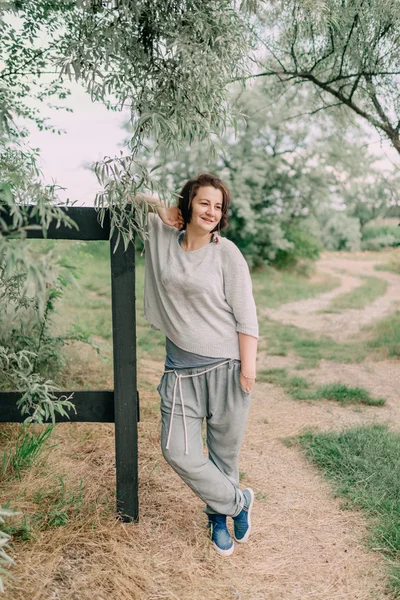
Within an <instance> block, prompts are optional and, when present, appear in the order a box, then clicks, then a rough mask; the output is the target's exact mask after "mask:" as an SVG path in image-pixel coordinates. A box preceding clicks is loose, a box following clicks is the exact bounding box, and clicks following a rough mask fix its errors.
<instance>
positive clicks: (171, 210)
mask: <svg viewBox="0 0 400 600" xmlns="http://www.w3.org/2000/svg"><path fill="white" fill-rule="evenodd" d="M157 212H158V215H159V217H160V219H161V220H162V221H163V223H165V224H166V225H169V226H170V227H176V228H177V229H182V227H183V226H184V224H185V222H184V220H183V218H182V213H181V211H180V210H179V208H178V207H177V206H162V207H161V206H160V207H158V211H157Z"/></svg>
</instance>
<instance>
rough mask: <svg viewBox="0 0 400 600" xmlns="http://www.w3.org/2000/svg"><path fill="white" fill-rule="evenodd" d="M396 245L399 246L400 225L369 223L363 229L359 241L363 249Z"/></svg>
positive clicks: (378, 248)
mask: <svg viewBox="0 0 400 600" xmlns="http://www.w3.org/2000/svg"><path fill="white" fill-rule="evenodd" d="M397 246H400V227H393V226H391V225H382V226H376V225H369V226H368V227H365V228H364V229H363V232H362V241H361V248H362V249H363V250H381V249H382V248H390V247H392V248H396V247H397Z"/></svg>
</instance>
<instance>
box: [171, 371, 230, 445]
mask: <svg viewBox="0 0 400 600" xmlns="http://www.w3.org/2000/svg"><path fill="white" fill-rule="evenodd" d="M229 362H231V359H229V360H225V361H224V362H222V363H218V365H215V366H213V367H210V368H209V369H206V370H205V371H201V372H200V373H191V374H190V375H180V374H179V373H177V372H176V370H175V369H169V370H168V371H164V373H175V376H176V379H175V383H174V395H173V400H172V410H171V417H170V422H169V430H168V438H167V445H166V446H165V448H166V450H169V442H170V440H171V434H172V421H173V418H174V412H175V404H176V388H177V386H178V382H179V395H180V398H181V404H182V417H183V430H184V433H185V454H186V455H187V454H189V447H188V434H187V425H186V414H185V404H184V401H183V392H182V379H187V378H189V377H199V375H204V374H205V373H208V372H209V371H213V370H214V369H218V368H219V367H222V365H227V364H228V363H229Z"/></svg>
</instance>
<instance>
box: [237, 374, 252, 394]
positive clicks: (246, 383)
mask: <svg viewBox="0 0 400 600" xmlns="http://www.w3.org/2000/svg"><path fill="white" fill-rule="evenodd" d="M254 384H255V379H247V377H243V375H242V373H240V385H241V386H242V388H243V389H244V391H245V392H251V390H252V389H253V387H254Z"/></svg>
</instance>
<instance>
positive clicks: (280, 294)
mask: <svg viewBox="0 0 400 600" xmlns="http://www.w3.org/2000/svg"><path fill="white" fill-rule="evenodd" d="M252 281H253V293H254V298H255V301H256V304H257V306H258V307H259V308H276V307H277V306H279V305H280V304H285V303H286V302H294V301H296V300H303V299H306V298H311V297H313V296H317V295H318V294H322V293H323V292H329V291H330V290H332V289H333V288H335V287H336V286H337V285H339V280H338V279H337V278H335V277H331V276H329V275H324V276H323V277H322V278H321V279H319V280H317V281H314V280H313V279H310V278H309V277H305V276H304V275H299V274H297V273H293V272H285V271H277V270H276V269H273V268H271V267H266V268H264V269H260V270H256V271H254V272H253V273H252Z"/></svg>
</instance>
